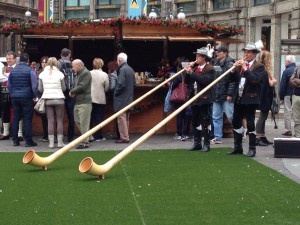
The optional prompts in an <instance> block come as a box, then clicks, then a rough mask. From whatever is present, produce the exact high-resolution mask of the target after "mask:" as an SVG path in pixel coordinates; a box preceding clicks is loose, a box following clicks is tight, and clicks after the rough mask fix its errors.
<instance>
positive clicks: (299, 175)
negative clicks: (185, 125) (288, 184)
mask: <svg viewBox="0 0 300 225" xmlns="http://www.w3.org/2000/svg"><path fill="white" fill-rule="evenodd" d="M132 122H133V121H132ZM283 130H284V126H283V119H280V120H279V122H278V129H274V123H273V122H272V121H271V120H270V119H268V121H267V123H266V134H267V138H268V139H269V140H273V138H275V137H283V136H282V135H281V133H282V132H283ZM142 135H143V134H131V135H130V138H131V139H130V143H129V144H116V143H115V142H114V140H113V139H112V138H111V137H108V138H107V140H105V141H100V142H92V143H90V148H88V149H85V150H84V151H101V150H111V149H113V150H123V149H125V148H126V147H127V146H129V145H131V144H132V143H133V142H135V141H136V140H137V139H138V138H140V137H141V136H142ZM34 139H35V141H37V143H38V146H36V147H34V148H33V149H34V150H35V151H36V152H49V151H54V150H50V149H49V148H48V143H45V142H41V141H38V139H39V137H34ZM12 144H13V143H12V140H6V141H1V142H0V145H1V147H0V152H26V151H28V150H29V149H30V148H26V147H24V145H25V143H24V142H21V145H20V146H18V147H14V146H12ZM191 145H192V139H188V140H186V141H180V140H174V139H173V135H170V134H155V135H153V136H152V137H150V138H149V139H147V140H146V141H145V142H144V143H143V144H141V145H140V146H138V147H137V148H136V150H153V149H188V148H189V147H190V146H191ZM73 146H75V145H74V144H73ZM232 146H233V138H224V139H223V143H222V144H217V145H211V150H212V151H213V149H214V148H216V147H232ZM247 149H248V139H247V140H246V141H245V142H244V151H246V150H247ZM299 149H300V146H299ZM56 150H57V149H56ZM72 151H78V150H76V149H75V148H73V149H72ZM81 151H82V150H81ZM228 157H230V156H228ZM253 159H254V160H257V161H258V162H260V163H262V164H264V165H266V166H267V167H270V168H272V169H274V170H276V171H278V172H280V173H282V174H284V175H285V176H287V177H289V178H291V179H293V180H294V181H296V182H298V183H300V159H298V158H297V159H295V158H294V159H292V158H274V149H273V146H272V145H269V146H267V147H259V146H258V147H257V153H256V157H255V158H253Z"/></svg>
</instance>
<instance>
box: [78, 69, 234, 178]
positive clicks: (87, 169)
mask: <svg viewBox="0 0 300 225" xmlns="http://www.w3.org/2000/svg"><path fill="white" fill-rule="evenodd" d="M234 68H235V66H233V67H231V68H230V69H229V70H227V71H226V72H225V73H223V74H222V75H221V76H219V77H218V78H217V79H215V80H214V81H213V82H211V83H210V84H209V85H207V86H206V87H205V88H204V89H203V90H202V91H200V92H199V93H197V94H196V95H195V96H193V97H192V98H191V99H190V100H188V101H187V102H186V103H184V104H183V105H182V106H181V107H179V108H178V109H177V110H175V111H174V112H173V113H172V114H170V115H169V116H168V117H166V118H165V119H164V120H162V121H161V122H160V123H158V124H157V125H156V126H154V127H153V128H152V129H150V130H149V131H148V132H147V133H145V134H144V135H143V136H141V137H140V138H139V139H138V140H136V141H135V142H133V143H132V144H131V145H129V146H128V147H127V148H125V149H124V150H123V151H121V152H120V153H119V154H118V155H116V156H115V157H113V158H112V159H111V160H109V161H108V162H106V163H105V164H103V165H97V164H96V163H95V162H94V161H93V159H92V158H91V157H86V158H84V159H83V160H82V161H81V162H80V164H79V171H80V172H81V173H87V174H89V175H92V176H98V177H99V179H103V178H104V174H105V173H107V172H108V171H109V170H110V169H111V168H112V167H114V166H115V165H116V164H117V163H118V162H120V161H121V160H122V159H123V158H125V157H126V156H127V155H128V154H129V153H130V152H132V151H133V150H134V149H136V148H137V147H138V146H139V145H141V144H142V143H143V142H144V141H145V140H147V139H148V138H149V137H151V136H152V135H153V134H154V133H155V132H157V131H158V130H159V129H160V128H161V127H162V126H164V125H165V124H166V123H168V122H169V121H170V120H171V119H173V117H175V116H176V115H177V114H178V113H180V112H181V111H182V110H183V109H185V108H186V107H187V106H188V105H190V104H191V103H192V102H194V101H195V100H196V99H197V98H199V97H200V96H201V95H202V94H203V93H204V92H206V91H207V90H208V89H209V88H211V87H212V86H213V85H215V84H216V83H217V82H219V81H220V80H221V79H222V78H223V77H225V76H226V75H227V74H228V73H230V72H231V71H232V70H233V69H234Z"/></svg>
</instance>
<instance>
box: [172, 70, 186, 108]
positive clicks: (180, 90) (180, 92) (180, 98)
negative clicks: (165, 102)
mask: <svg viewBox="0 0 300 225" xmlns="http://www.w3.org/2000/svg"><path fill="white" fill-rule="evenodd" d="M181 80H182V82H181V83H179V84H178V86H177V87H176V88H175V89H174V90H173V91H172V94H171V97H170V102H172V103H185V102H186V100H187V98H188V87H187V85H186V84H185V83H184V80H183V75H182V74H181Z"/></svg>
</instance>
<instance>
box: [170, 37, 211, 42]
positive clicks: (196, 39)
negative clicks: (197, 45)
mask: <svg viewBox="0 0 300 225" xmlns="http://www.w3.org/2000/svg"><path fill="white" fill-rule="evenodd" d="M168 39H169V41H213V40H214V39H213V38H212V37H209V36H199V37H197V36H168Z"/></svg>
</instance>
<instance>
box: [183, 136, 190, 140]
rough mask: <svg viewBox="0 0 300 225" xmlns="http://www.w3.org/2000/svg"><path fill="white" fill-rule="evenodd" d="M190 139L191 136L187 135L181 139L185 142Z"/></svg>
mask: <svg viewBox="0 0 300 225" xmlns="http://www.w3.org/2000/svg"><path fill="white" fill-rule="evenodd" d="M189 138H190V137H189V136H187V135H182V137H181V141H185V140H187V139H189Z"/></svg>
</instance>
